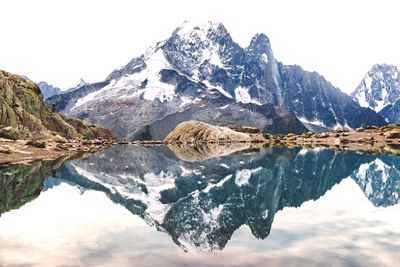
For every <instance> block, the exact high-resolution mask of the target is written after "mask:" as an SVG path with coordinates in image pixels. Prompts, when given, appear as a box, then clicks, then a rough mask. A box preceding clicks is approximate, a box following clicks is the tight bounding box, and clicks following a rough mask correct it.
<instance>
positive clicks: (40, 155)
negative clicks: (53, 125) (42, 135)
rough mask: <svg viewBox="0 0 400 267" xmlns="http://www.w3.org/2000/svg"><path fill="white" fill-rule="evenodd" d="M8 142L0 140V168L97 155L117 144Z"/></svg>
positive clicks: (102, 142) (110, 142) (104, 141)
mask: <svg viewBox="0 0 400 267" xmlns="http://www.w3.org/2000/svg"><path fill="white" fill-rule="evenodd" d="M42 144H43V141H41V142H38V143H35V142H32V141H28V140H16V141H13V140H9V139H3V138H0V166H5V165H13V164H26V163H30V162H35V161H44V160H56V159H58V158H61V157H74V156H77V155H82V154H85V153H97V152H100V151H102V150H104V149H107V148H109V147H112V146H114V145H116V144H117V142H113V141H110V140H99V139H96V140H91V141H85V140H70V141H67V142H62V143H60V142H56V141H49V140H47V141H45V145H44V147H42Z"/></svg>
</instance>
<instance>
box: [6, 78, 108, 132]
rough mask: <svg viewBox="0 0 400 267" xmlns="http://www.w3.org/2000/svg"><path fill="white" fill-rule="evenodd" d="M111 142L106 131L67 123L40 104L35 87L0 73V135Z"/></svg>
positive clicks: (61, 116)
mask: <svg viewBox="0 0 400 267" xmlns="http://www.w3.org/2000/svg"><path fill="white" fill-rule="evenodd" d="M52 132H55V133H57V134H59V135H61V136H63V137H65V138H83V137H84V138H113V135H112V133H110V132H109V131H108V130H106V129H104V128H102V127H99V126H95V125H93V124H90V123H87V122H84V121H80V120H75V119H70V118H67V117H65V116H64V115H61V114H58V113H57V112H55V111H53V107H51V106H49V105H48V104H46V103H45V102H43V96H42V94H41V92H40V89H39V87H38V86H37V85H36V84H34V83H32V82H29V81H27V80H25V79H23V78H22V77H20V76H18V75H14V74H11V73H8V72H5V71H0V135H3V137H6V138H11V139H46V138H48V137H49V136H51V133H52Z"/></svg>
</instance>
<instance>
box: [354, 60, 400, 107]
mask: <svg viewBox="0 0 400 267" xmlns="http://www.w3.org/2000/svg"><path fill="white" fill-rule="evenodd" d="M351 96H352V97H353V99H354V100H355V101H357V102H358V103H359V104H360V106H362V107H369V108H371V109H373V110H375V111H376V112H380V111H382V110H383V109H384V108H385V107H386V106H388V105H392V104H394V103H395V102H396V101H397V100H398V99H399V98H400V70H399V68H398V67H396V66H392V65H387V64H375V65H374V66H373V67H372V68H371V70H370V71H368V73H367V74H366V75H365V76H364V78H363V80H362V81H361V82H360V85H359V86H358V87H357V88H356V89H355V90H354V92H353V93H352V94H351Z"/></svg>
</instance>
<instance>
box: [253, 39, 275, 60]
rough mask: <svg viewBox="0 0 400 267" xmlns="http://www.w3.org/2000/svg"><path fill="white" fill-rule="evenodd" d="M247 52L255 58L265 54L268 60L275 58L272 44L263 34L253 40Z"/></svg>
mask: <svg viewBox="0 0 400 267" xmlns="http://www.w3.org/2000/svg"><path fill="white" fill-rule="evenodd" d="M247 52H248V53H249V54H251V55H254V56H262V55H263V54H265V55H267V56H268V59H272V58H273V54H272V48H271V44H270V42H269V39H268V37H267V36H266V35H265V34H263V33H258V34H256V35H255V36H254V37H253V38H252V39H251V42H250V45H249V46H248V48H247Z"/></svg>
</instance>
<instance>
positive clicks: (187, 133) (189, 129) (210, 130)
mask: <svg viewBox="0 0 400 267" xmlns="http://www.w3.org/2000/svg"><path fill="white" fill-rule="evenodd" d="M165 141H166V142H172V143H173V142H182V143H226V142H250V141H251V137H250V136H249V135H248V134H245V133H239V132H236V131H233V130H231V129H229V128H227V127H218V126H213V125H210V124H207V123H204V122H201V121H185V122H182V123H180V124H178V126H176V127H175V129H174V130H173V131H172V132H170V133H169V134H168V135H167V137H165Z"/></svg>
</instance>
